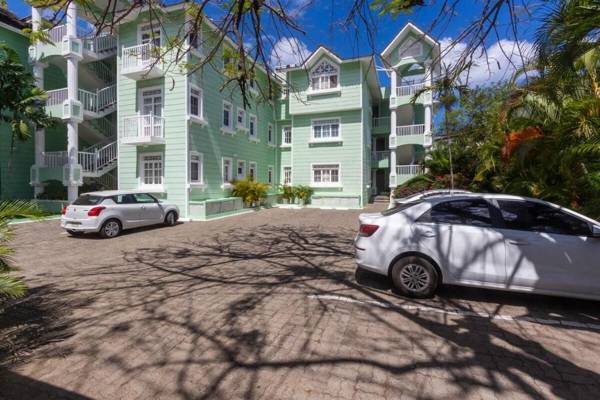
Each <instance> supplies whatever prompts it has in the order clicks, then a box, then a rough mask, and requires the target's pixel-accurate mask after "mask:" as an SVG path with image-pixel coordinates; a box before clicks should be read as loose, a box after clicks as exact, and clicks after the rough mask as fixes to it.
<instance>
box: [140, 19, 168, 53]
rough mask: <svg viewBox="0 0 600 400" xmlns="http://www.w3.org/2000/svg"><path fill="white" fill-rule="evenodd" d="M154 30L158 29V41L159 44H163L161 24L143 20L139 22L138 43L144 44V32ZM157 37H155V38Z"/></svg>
mask: <svg viewBox="0 0 600 400" xmlns="http://www.w3.org/2000/svg"><path fill="white" fill-rule="evenodd" d="M144 28H148V29H144ZM151 31H154V33H156V31H158V41H159V46H158V47H160V46H162V43H163V37H162V29H161V27H160V24H158V23H154V24H150V23H149V22H142V23H139V24H138V26H137V39H138V45H141V44H142V34H143V33H144V32H151ZM153 39H155V38H153Z"/></svg>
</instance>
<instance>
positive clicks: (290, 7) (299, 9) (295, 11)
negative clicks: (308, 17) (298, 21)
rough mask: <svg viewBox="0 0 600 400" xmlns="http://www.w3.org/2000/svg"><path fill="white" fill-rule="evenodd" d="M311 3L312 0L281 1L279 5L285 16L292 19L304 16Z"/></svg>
mask: <svg viewBox="0 0 600 400" xmlns="http://www.w3.org/2000/svg"><path fill="white" fill-rule="evenodd" d="M312 1H313V0H287V1H282V2H281V4H282V5H283V8H284V10H285V12H286V14H287V15H289V16H290V17H292V18H300V17H302V16H303V15H304V13H305V12H306V10H307V9H308V6H309V5H310V4H311V3H312Z"/></svg>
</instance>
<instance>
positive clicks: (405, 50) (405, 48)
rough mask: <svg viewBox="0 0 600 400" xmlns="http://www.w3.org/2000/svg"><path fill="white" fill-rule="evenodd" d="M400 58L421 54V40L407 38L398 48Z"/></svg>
mask: <svg viewBox="0 0 600 400" xmlns="http://www.w3.org/2000/svg"><path fill="white" fill-rule="evenodd" d="M398 52H399V53H400V58H401V59H402V58H408V57H418V56H420V55H421V54H422V46H421V42H419V41H418V40H417V39H414V38H413V39H408V40H407V41H406V42H404V43H402V45H401V46H400V47H399V48H398Z"/></svg>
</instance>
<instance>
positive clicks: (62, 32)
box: [45, 24, 67, 43]
mask: <svg viewBox="0 0 600 400" xmlns="http://www.w3.org/2000/svg"><path fill="white" fill-rule="evenodd" d="M45 32H46V33H47V34H48V39H50V41H51V42H53V43H60V42H62V40H63V37H65V36H66V35H67V24H63V25H58V26H55V27H54V28H51V29H46V30H45Z"/></svg>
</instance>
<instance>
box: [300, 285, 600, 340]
mask: <svg viewBox="0 0 600 400" xmlns="http://www.w3.org/2000/svg"><path fill="white" fill-rule="evenodd" d="M308 297H309V298H311V299H317V300H330V301H339V302H344V303H351V304H358V305H363V306H375V307H380V308H386V309H401V310H406V311H417V312H425V313H433V314H444V315H457V316H464V317H474V318H485V319H490V320H502V321H510V322H529V323H534V324H542V325H554V326H557V325H563V326H566V327H570V328H579V329H592V330H595V331H600V325H599V324H588V323H585V322H578V321H570V320H562V319H543V318H535V317H528V316H523V317H519V316H516V317H513V316H511V315H502V314H489V313H486V312H477V311H471V310H459V309H448V310H447V309H443V308H436V307H427V306H416V305H412V304H399V305H397V304H392V303H387V302H382V301H376V300H357V299H354V298H352V297H346V296H338V295H316V294H313V295H309V296H308Z"/></svg>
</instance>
